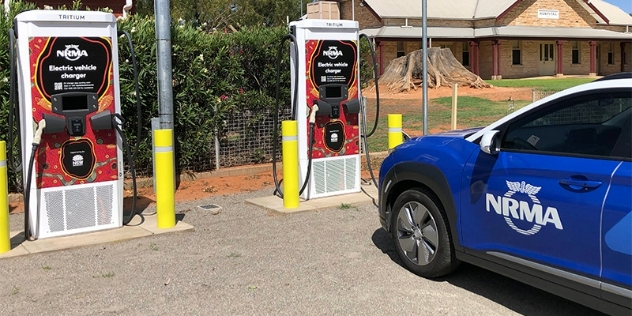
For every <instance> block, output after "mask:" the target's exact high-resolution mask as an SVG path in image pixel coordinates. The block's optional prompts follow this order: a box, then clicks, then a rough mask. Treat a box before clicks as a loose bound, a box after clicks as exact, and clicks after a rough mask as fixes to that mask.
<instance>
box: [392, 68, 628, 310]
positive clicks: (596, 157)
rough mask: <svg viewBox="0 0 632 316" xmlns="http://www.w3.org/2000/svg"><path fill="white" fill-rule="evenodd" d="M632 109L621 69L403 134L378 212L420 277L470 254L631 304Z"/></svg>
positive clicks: (522, 275)
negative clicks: (485, 118)
mask: <svg viewBox="0 0 632 316" xmlns="http://www.w3.org/2000/svg"><path fill="white" fill-rule="evenodd" d="M631 121H632V74H631V73H622V74H616V75H612V76H608V77H604V78H602V79H598V80H596V81H594V82H590V83H587V84H584V85H580V86H577V87H574V88H570V89H567V90H564V91H562V92H559V93H556V94H554V95H552V96H549V97H547V98H544V99H542V100H539V101H537V102H535V103H532V104H530V105H528V106H526V107H524V108H522V109H520V110H517V111H516V112H514V113H511V114H509V115H508V116H506V117H504V118H502V119H500V120H499V121H496V122H494V123H492V124H491V125H489V126H487V127H485V128H473V129H467V130H458V131H451V132H446V133H441V134H435V135H428V136H423V137H419V138H413V139H411V140H408V141H406V142H404V143H403V144H401V145H399V146H397V147H395V148H394V150H393V151H392V152H391V153H390V154H389V155H388V157H387V158H386V159H385V160H384V162H383V163H382V166H381V168H380V179H379V217H380V222H381V224H382V226H383V227H384V229H386V230H387V231H388V232H389V233H390V234H391V236H392V238H393V240H394V243H395V246H396V247H395V248H396V249H397V252H398V254H399V256H400V257H401V259H402V260H403V262H404V264H405V266H406V267H407V268H408V269H409V270H410V271H412V272H414V273H416V274H418V275H420V276H422V277H427V278H434V277H439V276H443V275H446V274H448V273H450V272H451V271H453V270H454V269H456V268H457V266H458V265H459V263H460V262H461V261H464V262H468V263H471V264H474V265H477V266H480V267H483V268H486V269H489V270H492V271H495V272H497V273H500V274H503V275H505V276H508V277H511V278H514V279H516V280H519V281H521V282H524V283H527V284H530V285H532V286H535V287H538V288H541V289H543V290H546V291H550V292H552V293H555V294H557V295H559V296H562V297H565V298H568V299H570V300H573V301H576V302H578V303H581V304H584V305H587V306H589V307H591V308H593V309H596V310H599V311H602V312H605V313H609V314H622V315H631V314H632V311H631V308H632V147H631V146H630V143H631V141H632V126H631V125H630V124H631Z"/></svg>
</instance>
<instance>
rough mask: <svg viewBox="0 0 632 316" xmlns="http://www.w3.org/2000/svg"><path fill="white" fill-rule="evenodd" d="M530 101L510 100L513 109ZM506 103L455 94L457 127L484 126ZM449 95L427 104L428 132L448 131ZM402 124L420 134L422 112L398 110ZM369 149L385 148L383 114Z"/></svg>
mask: <svg viewBox="0 0 632 316" xmlns="http://www.w3.org/2000/svg"><path fill="white" fill-rule="evenodd" d="M529 103H531V102H530V101H526V100H517V101H514V111H515V110H518V109H520V108H522V107H524V106H525V105H527V104H529ZM509 105H510V103H509V102H507V101H500V102H496V101H490V100H487V99H483V98H478V97H470V96H459V97H458V104H457V106H458V112H457V127H458V128H469V127H477V126H485V125H488V124H490V123H492V122H494V121H496V120H498V119H500V118H502V117H503V116H505V115H507V113H508V109H509ZM451 116H452V97H443V98H437V99H432V100H430V101H429V105H428V127H429V132H430V134H432V133H433V131H434V133H437V132H443V131H448V130H450V127H451ZM402 126H403V128H404V131H405V132H407V133H408V134H409V135H410V136H413V137H414V136H420V135H422V133H423V113H421V111H418V109H414V110H411V111H408V112H406V113H402ZM368 144H369V151H371V152H380V151H385V150H387V149H388V126H387V118H386V115H382V117H380V121H379V123H378V127H377V130H376V131H375V133H374V134H373V135H372V136H371V137H369V138H368Z"/></svg>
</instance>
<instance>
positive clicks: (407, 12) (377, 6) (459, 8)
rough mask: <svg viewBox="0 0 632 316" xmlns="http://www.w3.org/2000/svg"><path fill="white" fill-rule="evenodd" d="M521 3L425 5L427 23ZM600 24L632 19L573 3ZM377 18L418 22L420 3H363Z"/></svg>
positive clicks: (605, 6) (446, 0)
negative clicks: (408, 19)
mask: <svg viewBox="0 0 632 316" xmlns="http://www.w3.org/2000/svg"><path fill="white" fill-rule="evenodd" d="M519 1H521V0H440V1H433V0H430V1H427V5H428V12H427V17H428V19H442V20H479V19H489V18H497V17H498V16H500V15H501V14H502V13H503V12H505V11H507V10H508V9H510V8H511V6H512V5H514V4H516V3H517V2H519ZM576 1H577V2H578V3H579V4H581V5H582V7H584V8H585V9H586V10H587V11H588V12H589V13H590V14H591V15H592V16H593V17H594V18H595V20H596V21H597V23H600V24H611V25H632V16H630V15H629V14H627V13H625V12H624V11H623V10H622V9H621V8H619V7H617V6H615V5H612V4H610V3H607V2H605V1H603V0H589V1H587V0H576ZM363 2H364V3H365V5H368V6H369V7H370V8H371V9H372V10H373V11H374V12H375V13H376V14H377V15H378V16H380V17H381V18H416V19H419V18H421V13H422V12H421V2H420V1H412V0H389V1H384V0H363Z"/></svg>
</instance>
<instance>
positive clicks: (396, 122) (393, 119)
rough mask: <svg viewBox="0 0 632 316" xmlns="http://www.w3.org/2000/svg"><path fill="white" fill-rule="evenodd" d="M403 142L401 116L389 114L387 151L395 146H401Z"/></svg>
mask: <svg viewBox="0 0 632 316" xmlns="http://www.w3.org/2000/svg"><path fill="white" fill-rule="evenodd" d="M403 141H404V135H403V134H402V115H401V114H389V115H388V149H393V148H394V147H395V146H397V145H399V144H401V143H402V142H403Z"/></svg>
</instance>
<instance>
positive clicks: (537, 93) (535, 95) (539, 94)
mask: <svg viewBox="0 0 632 316" xmlns="http://www.w3.org/2000/svg"><path fill="white" fill-rule="evenodd" d="M557 92H559V90H538V89H533V90H532V97H531V101H532V102H535V101H538V100H540V99H543V98H546V97H548V96H550V95H552V94H555V93H557Z"/></svg>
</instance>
